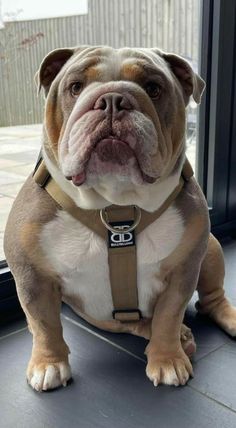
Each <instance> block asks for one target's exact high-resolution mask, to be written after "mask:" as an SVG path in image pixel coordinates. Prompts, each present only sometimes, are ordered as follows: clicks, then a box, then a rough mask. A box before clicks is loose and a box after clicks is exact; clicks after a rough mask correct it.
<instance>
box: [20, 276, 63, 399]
mask: <svg viewBox="0 0 236 428" xmlns="http://www.w3.org/2000/svg"><path fill="white" fill-rule="evenodd" d="M26 276H27V277H28V281H27V277H26ZM16 283H17V290H18V296H19V299H20V302H21V305H22V308H23V310H24V312H25V314H26V317H27V321H28V325H29V330H30V331H31V333H32V335H33V349H32V355H31V359H30V361H29V364H28V369H27V380H28V383H29V384H30V385H31V386H32V387H33V388H34V389H36V390H37V391H42V390H47V389H53V388H56V387H57V386H60V385H63V386H66V383H67V381H68V380H69V379H70V377H71V371H70V366H69V363H68V354H69V348H68V346H67V345H66V343H65V341H64V339H63V336H62V326H61V320H60V307H61V294H60V288H59V285H58V284H57V282H56V280H55V279H51V280H49V279H48V278H45V277H43V276H42V277H40V276H39V275H38V274H36V273H35V272H33V270H31V271H30V272H28V275H25V276H24V282H22V281H16Z"/></svg>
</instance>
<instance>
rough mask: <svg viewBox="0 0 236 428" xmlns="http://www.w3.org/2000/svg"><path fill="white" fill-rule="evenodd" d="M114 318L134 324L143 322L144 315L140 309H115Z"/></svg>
mask: <svg viewBox="0 0 236 428" xmlns="http://www.w3.org/2000/svg"><path fill="white" fill-rule="evenodd" d="M112 316H113V318H114V320H117V321H121V322H132V321H139V320H141V318H142V313H141V311H140V310H139V309H115V310H114V311H112Z"/></svg>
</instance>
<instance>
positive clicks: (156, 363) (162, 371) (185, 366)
mask: <svg viewBox="0 0 236 428" xmlns="http://www.w3.org/2000/svg"><path fill="white" fill-rule="evenodd" d="M146 374H147V377H148V378H149V379H150V380H151V381H152V382H153V384H154V386H158V385H159V384H160V383H163V384H165V385H175V386H178V385H185V384H186V382H187V381H188V379H189V377H190V376H193V369H192V365H191V363H190V361H189V358H188V357H187V355H186V354H185V353H184V352H179V353H177V354H176V355H170V356H165V357H163V356H159V355H156V356H152V357H149V358H148V364H147V367H146Z"/></svg>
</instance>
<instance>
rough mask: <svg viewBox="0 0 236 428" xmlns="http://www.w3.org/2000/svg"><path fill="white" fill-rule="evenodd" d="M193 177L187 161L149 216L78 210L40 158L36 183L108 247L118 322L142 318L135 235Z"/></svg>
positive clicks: (129, 209)
mask: <svg viewBox="0 0 236 428" xmlns="http://www.w3.org/2000/svg"><path fill="white" fill-rule="evenodd" d="M192 175H193V170H192V167H191V165H190V163H189V161H188V160H187V159H186V160H185V163H184V166H183V170H182V174H181V177H180V181H179V184H178V185H177V187H176V188H175V189H174V190H173V192H172V193H171V194H170V195H169V197H168V198H167V199H166V200H165V202H164V203H163V204H162V205H161V207H160V208H158V210H156V211H155V212H153V213H149V212H147V211H145V210H143V209H141V208H139V207H137V206H134V205H130V206H119V205H111V206H109V207H107V208H104V209H102V210H85V209H82V208H79V207H78V206H77V205H76V204H75V203H74V201H73V200H72V199H71V198H70V197H69V196H68V195H67V194H66V193H64V192H63V191H62V190H61V188H60V187H59V185H58V184H57V183H56V181H55V180H54V179H53V178H52V177H51V175H50V173H49V172H48V170H47V168H46V165H45V163H44V161H43V159H42V158H41V159H40V160H39V162H38V163H37V165H36V168H35V171H34V174H33V177H34V180H35V182H36V183H37V184H38V185H39V186H40V187H42V188H44V189H45V190H46V191H47V193H48V194H49V195H50V196H51V197H52V198H53V199H54V201H55V202H56V203H57V204H58V205H59V207H60V208H61V209H63V210H65V211H67V212H68V213H69V214H71V215H72V217H74V218H76V219H77V220H79V221H80V222H81V223H82V224H84V225H85V226H87V227H88V228H89V229H91V230H93V232H95V233H96V234H97V235H99V236H100V237H101V238H103V239H104V240H105V241H106V242H107V243H108V264H109V271H110V284H111V291H112V299H113V306H114V310H113V312H112V315H113V318H114V319H116V320H119V321H123V322H127V321H137V320H139V319H140V318H141V317H142V314H141V311H140V310H139V308H138V306H139V304H138V289H137V261H136V245H135V232H136V234H138V233H140V232H142V230H144V229H145V228H146V227H147V226H148V225H149V224H151V223H153V222H154V221H155V220H156V219H157V218H158V217H160V216H161V214H162V213H163V212H164V211H166V209H167V208H168V207H169V206H170V205H171V203H172V202H173V201H174V199H175V198H176V197H177V196H178V194H179V193H180V192H181V190H182V188H183V186H184V183H185V181H188V180H189V179H190V178H191V177H192Z"/></svg>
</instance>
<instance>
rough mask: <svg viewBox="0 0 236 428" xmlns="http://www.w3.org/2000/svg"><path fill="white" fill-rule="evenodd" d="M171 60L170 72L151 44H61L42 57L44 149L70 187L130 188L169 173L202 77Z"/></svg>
mask: <svg viewBox="0 0 236 428" xmlns="http://www.w3.org/2000/svg"><path fill="white" fill-rule="evenodd" d="M170 57H171V55H170ZM174 57H175V61H177V63H175V69H176V70H177V73H175V74H174V73H173V68H172V69H171V66H170V62H168V61H166V59H165V58H164V56H163V55H161V52H160V51H157V50H152V49H129V48H123V49H118V50H116V49H112V48H109V47H87V48H78V49H74V50H72V49H71V50H69V49H65V50H59V51H54V52H53V53H51V54H49V56H48V57H47V58H46V59H45V60H44V62H43V64H42V66H41V70H40V76H39V77H40V81H41V84H42V85H43V86H44V87H45V90H46V92H48V95H47V101H46V110H45V128H46V133H47V136H48V147H49V148H50V152H51V153H53V156H54V161H55V162H56V163H57V165H58V167H59V168H60V170H61V171H62V173H63V175H64V176H65V177H66V178H67V180H70V181H71V185H73V186H79V187H82V186H84V187H85V188H95V189H98V191H99V188H100V187H101V188H102V187H103V186H105V187H109V186H114V185H116V186H117V185H120V186H123V187H125V188H126V189H132V188H133V187H135V186H150V185H153V184H154V183H155V182H156V181H157V180H158V179H159V178H160V177H162V176H163V175H164V174H166V172H167V171H168V172H171V169H173V168H174V166H175V164H176V162H177V161H178V159H179V157H180V156H181V154H182V153H183V137H184V130H185V107H186V103H187V101H188V98H189V96H190V95H191V94H192V93H193V92H194V90H195V92H196V93H195V95H196V98H197V96H199V97H200V95H199V93H200V92H201V91H200V89H199V88H198V87H196V82H197V83H198V84H199V82H200V78H198V79H199V81H197V80H196V82H195V81H194V78H195V76H196V75H195V74H194V73H193V71H192V70H191V68H190V67H189V66H188V65H187V68H186V67H185V68H183V69H181V66H180V64H182V62H181V61H184V60H182V59H180V58H179V57H176V56H174ZM176 58H177V60H176ZM178 61H180V64H179V63H178ZM184 64H185V66H186V64H187V63H186V62H185V61H184ZM178 70H179V71H178ZM178 73H179V74H178ZM177 75H178V76H177ZM180 75H181V77H179V76H180ZM176 76H177V77H176ZM194 85H195V86H194ZM198 90H199V91H198ZM197 91H198V92H199V93H197ZM99 186H100V187H99Z"/></svg>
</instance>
